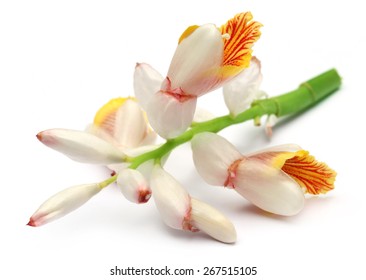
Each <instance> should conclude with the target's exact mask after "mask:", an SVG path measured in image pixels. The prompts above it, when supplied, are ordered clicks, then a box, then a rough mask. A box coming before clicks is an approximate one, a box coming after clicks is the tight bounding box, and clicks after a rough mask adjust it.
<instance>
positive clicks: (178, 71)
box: [168, 24, 224, 96]
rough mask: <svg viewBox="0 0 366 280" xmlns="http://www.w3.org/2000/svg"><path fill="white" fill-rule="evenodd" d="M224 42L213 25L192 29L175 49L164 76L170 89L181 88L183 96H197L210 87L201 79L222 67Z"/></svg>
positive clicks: (210, 86)
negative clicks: (166, 76)
mask: <svg viewBox="0 0 366 280" xmlns="http://www.w3.org/2000/svg"><path fill="white" fill-rule="evenodd" d="M223 49H224V43H223V39H222V36H221V33H220V32H219V30H218V29H217V27H216V26H215V25H213V24H205V25H202V26H200V27H199V28H197V29H196V30H194V32H193V33H192V34H190V35H189V36H188V37H186V38H185V39H184V40H183V41H181V42H180V44H179V45H178V46H177V49H176V51H175V54H174V56H173V59H172V62H171V64H170V68H169V71H168V77H169V79H170V81H171V87H172V88H173V89H174V88H181V89H182V90H183V91H184V92H185V93H186V94H190V95H196V96H198V95H201V94H203V93H205V92H207V91H209V90H211V88H212V87H213V85H210V84H209V83H206V82H205V80H206V78H207V76H208V74H212V73H210V72H212V71H213V70H216V69H218V68H219V67H220V66H221V64H222V59H223Z"/></svg>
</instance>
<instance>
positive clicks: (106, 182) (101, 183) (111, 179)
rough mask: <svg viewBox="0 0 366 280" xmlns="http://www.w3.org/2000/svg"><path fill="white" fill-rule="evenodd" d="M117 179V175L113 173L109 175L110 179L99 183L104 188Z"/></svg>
mask: <svg viewBox="0 0 366 280" xmlns="http://www.w3.org/2000/svg"><path fill="white" fill-rule="evenodd" d="M116 180H117V175H113V176H111V177H109V178H108V179H106V180H104V181H102V182H100V183H99V187H100V188H101V189H104V188H105V187H107V186H109V185H110V184H112V183H114V182H115V181H116Z"/></svg>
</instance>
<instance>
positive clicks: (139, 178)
mask: <svg viewBox="0 0 366 280" xmlns="http://www.w3.org/2000/svg"><path fill="white" fill-rule="evenodd" d="M117 184H118V186H119V188H120V190H121V192H122V194H123V195H124V196H125V197H126V198H127V199H128V200H129V201H131V202H134V203H146V202H147V201H148V200H149V199H150V197H151V189H150V187H149V186H148V184H147V182H146V180H145V177H144V176H143V175H142V174H141V173H140V172H139V171H137V170H134V169H125V170H122V171H121V173H119V175H118V177H117Z"/></svg>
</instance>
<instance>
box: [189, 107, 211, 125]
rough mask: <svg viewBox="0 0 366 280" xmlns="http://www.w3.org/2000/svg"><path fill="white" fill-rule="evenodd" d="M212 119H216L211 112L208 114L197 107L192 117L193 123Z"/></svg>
mask: <svg viewBox="0 0 366 280" xmlns="http://www.w3.org/2000/svg"><path fill="white" fill-rule="evenodd" d="M214 118H216V116H215V115H214V114H212V113H211V112H209V111H207V110H205V109H203V108H200V107H197V108H196V112H195V113H194V116H193V122H194V123H200V122H206V121H209V120H212V119H214Z"/></svg>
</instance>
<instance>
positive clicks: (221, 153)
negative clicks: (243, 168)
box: [191, 132, 243, 186]
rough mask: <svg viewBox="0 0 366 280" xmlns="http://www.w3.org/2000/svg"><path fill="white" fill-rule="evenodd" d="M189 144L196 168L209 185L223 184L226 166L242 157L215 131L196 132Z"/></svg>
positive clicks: (226, 174)
mask: <svg viewBox="0 0 366 280" xmlns="http://www.w3.org/2000/svg"><path fill="white" fill-rule="evenodd" d="M191 145H192V151H193V161H194V164H195V166H196V169H197V171H198V173H199V174H200V175H201V177H202V178H203V179H204V180H205V181H206V182H207V183H209V184H211V185H216V186H223V185H224V183H225V181H226V179H227V177H228V168H229V167H230V166H231V165H232V164H233V163H234V162H235V161H236V160H239V159H241V158H243V156H242V154H241V153H240V152H239V151H238V150H237V149H236V148H235V147H234V146H233V145H232V144H231V143H230V142H229V141H227V140H226V139H225V138H223V137H221V136H219V135H217V134H215V133H211V132H203V133H200V134H197V135H196V136H195V137H194V138H193V139H192V141H191Z"/></svg>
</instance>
